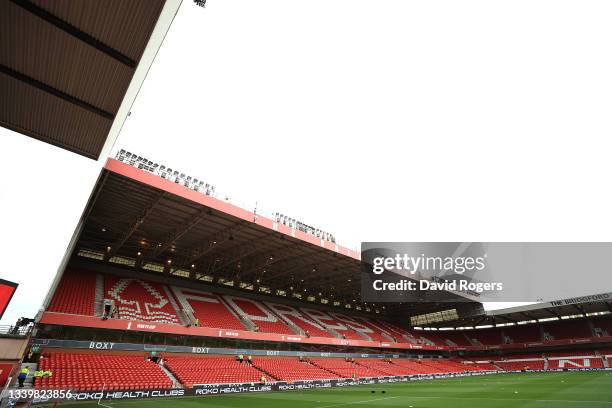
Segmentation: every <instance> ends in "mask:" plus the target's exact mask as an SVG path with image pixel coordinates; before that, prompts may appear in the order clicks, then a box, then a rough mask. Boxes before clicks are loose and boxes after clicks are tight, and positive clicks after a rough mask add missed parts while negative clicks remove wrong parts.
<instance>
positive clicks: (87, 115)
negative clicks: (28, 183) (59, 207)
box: [0, 0, 165, 158]
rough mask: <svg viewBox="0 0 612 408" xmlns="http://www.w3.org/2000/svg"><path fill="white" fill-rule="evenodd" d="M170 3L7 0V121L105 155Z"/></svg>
mask: <svg viewBox="0 0 612 408" xmlns="http://www.w3.org/2000/svg"><path fill="white" fill-rule="evenodd" d="M164 4H165V0H130V1H124V0H105V1H98V0H80V1H71V0H2V1H0V125H2V126H4V127H7V128H9V129H12V130H15V131H17V132H20V133H23V134H25V135H28V136H31V137H34V138H36V139H40V140H42V141H45V142H47V143H51V144H53V145H56V146H60V147H62V148H65V149H67V150H70V151H73V152H76V153H79V154H82V155H84V156H87V157H90V158H98V156H99V155H100V152H101V151H102V148H103V146H104V143H105V141H106V138H107V136H108V134H109V131H110V129H111V126H112V124H113V121H114V120H115V116H116V115H117V112H118V110H119V107H120V105H121V102H122V100H123V98H124V95H125V94H126V91H127V89H128V86H129V85H130V82H131V80H132V77H133V75H134V72H135V70H136V68H137V66H138V63H139V62H140V59H141V57H142V55H143V52H144V50H145V48H146V46H147V44H148V42H149V39H150V37H151V33H152V31H153V29H154V28H155V25H156V24H157V21H158V18H159V16H160V13H161V11H162V9H163V7H164Z"/></svg>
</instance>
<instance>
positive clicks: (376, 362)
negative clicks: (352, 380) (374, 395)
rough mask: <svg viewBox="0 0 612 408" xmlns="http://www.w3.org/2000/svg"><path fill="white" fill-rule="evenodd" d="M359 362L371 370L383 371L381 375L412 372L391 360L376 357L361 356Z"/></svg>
mask: <svg viewBox="0 0 612 408" xmlns="http://www.w3.org/2000/svg"><path fill="white" fill-rule="evenodd" d="M356 362H357V364H361V365H362V366H364V367H367V368H369V369H371V370H375V371H378V372H379V373H382V374H380V375H389V376H392V375H409V374H410V373H409V372H408V371H409V370H407V369H406V368H404V367H400V366H398V365H395V364H393V363H390V362H389V361H385V360H380V359H374V358H359V359H357V360H356Z"/></svg>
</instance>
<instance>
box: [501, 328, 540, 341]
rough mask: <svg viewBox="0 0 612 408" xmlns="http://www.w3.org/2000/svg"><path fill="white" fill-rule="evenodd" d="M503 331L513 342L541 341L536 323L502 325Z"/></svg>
mask: <svg viewBox="0 0 612 408" xmlns="http://www.w3.org/2000/svg"><path fill="white" fill-rule="evenodd" d="M504 333H505V334H506V336H508V337H510V338H511V339H512V342H513V343H529V342H534V341H542V335H541V333H540V326H539V325H537V324H527V325H521V326H508V327H504Z"/></svg>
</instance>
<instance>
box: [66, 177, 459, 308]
mask: <svg viewBox="0 0 612 408" xmlns="http://www.w3.org/2000/svg"><path fill="white" fill-rule="evenodd" d="M93 197H94V198H93V199H92V200H91V202H90V203H89V206H88V209H87V212H86V218H85V221H84V225H83V229H82V232H81V235H80V237H79V239H78V241H77V245H76V247H75V251H76V252H78V251H83V250H91V251H95V252H96V253H98V254H104V259H103V262H111V263H113V264H115V265H116V264H117V260H118V259H119V258H121V261H120V262H123V261H124V260H125V259H129V260H132V261H133V263H134V265H130V267H134V268H136V269H138V270H141V269H142V268H143V266H144V267H145V269H147V265H151V264H154V265H156V266H157V267H158V269H159V267H163V268H164V271H163V273H164V274H166V275H170V276H171V275H176V276H180V277H189V278H190V279H194V280H206V281H208V282H210V279H211V278H212V283H213V284H218V285H224V284H226V282H227V281H233V282H235V283H234V286H235V287H240V283H242V284H243V285H244V284H248V286H250V288H249V290H254V291H259V290H260V288H261V287H263V288H266V290H268V289H269V292H268V293H271V294H275V293H276V291H277V290H281V291H285V292H286V293H287V296H292V294H293V293H301V294H302V299H306V298H307V297H308V296H312V297H314V298H315V301H316V302H320V300H321V299H327V300H328V301H329V304H333V302H334V301H338V302H340V306H341V307H345V305H346V304H351V305H352V307H355V306H359V307H360V308H361V310H363V311H365V310H366V309H370V310H371V311H375V310H376V309H378V310H379V311H380V312H381V313H384V314H387V315H391V316H390V317H397V318H400V317H401V319H402V320H405V319H407V316H409V315H414V314H419V313H423V312H426V311H435V310H439V309H441V308H446V309H449V308H451V307H453V306H454V305H453V304H448V303H445V304H434V303H421V304H393V303H387V304H362V303H361V301H360V276H359V274H360V261H359V260H358V259H355V258H353V257H350V256H347V255H344V254H341V253H337V252H334V251H332V250H329V249H326V248H322V247H320V246H318V245H314V244H312V243H309V242H305V241H303V240H300V239H298V238H294V237H292V236H290V235H287V234H283V233H280V232H278V231H274V230H272V229H269V228H267V227H264V226H262V225H259V224H258V223H255V222H253V221H251V220H245V219H241V218H238V217H236V216H234V215H231V214H228V213H226V212H223V211H219V210H218V209H215V208H211V207H209V206H206V205H202V204H201V203H198V202H195V201H192V200H189V199H187V198H184V197H181V196H179V195H176V194H173V193H170V192H168V191H166V190H164V189H160V188H157V187H155V186H152V185H148V184H146V183H142V182H140V181H137V180H134V179H131V178H130V177H126V176H125V175H121V174H118V173H115V172H113V171H110V170H108V169H105V170H104V172H103V174H102V176H101V177H100V180H99V182H98V184H97V186H96V189H95V191H94V195H93ZM124 258H125V259H124Z"/></svg>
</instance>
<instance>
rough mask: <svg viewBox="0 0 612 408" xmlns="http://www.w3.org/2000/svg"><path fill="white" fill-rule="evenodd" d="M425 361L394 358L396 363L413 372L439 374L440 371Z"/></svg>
mask: <svg viewBox="0 0 612 408" xmlns="http://www.w3.org/2000/svg"><path fill="white" fill-rule="evenodd" d="M423 361H424V360H406V359H398V360H394V363H395V364H397V365H398V366H402V367H404V368H406V369H408V370H410V371H411V372H412V374H437V373H438V372H439V371H438V370H437V369H436V368H434V367H431V366H429V365H427V364H424V363H423Z"/></svg>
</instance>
